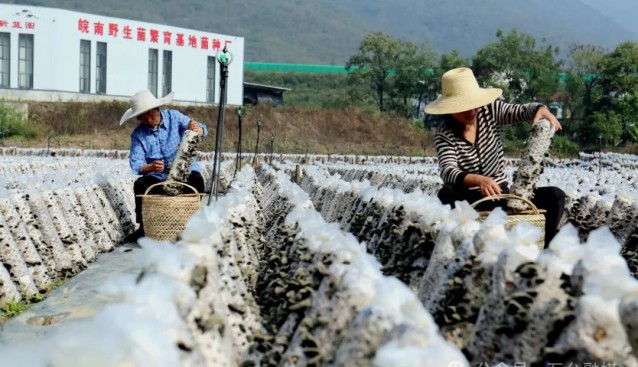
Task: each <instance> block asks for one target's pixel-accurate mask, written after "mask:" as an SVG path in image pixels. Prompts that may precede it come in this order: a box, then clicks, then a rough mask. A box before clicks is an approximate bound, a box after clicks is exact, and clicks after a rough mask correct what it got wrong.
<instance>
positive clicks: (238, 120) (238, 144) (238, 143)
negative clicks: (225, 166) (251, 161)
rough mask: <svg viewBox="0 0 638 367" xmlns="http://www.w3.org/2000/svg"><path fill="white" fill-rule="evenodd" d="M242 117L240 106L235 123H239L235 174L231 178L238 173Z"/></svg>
mask: <svg viewBox="0 0 638 367" xmlns="http://www.w3.org/2000/svg"><path fill="white" fill-rule="evenodd" d="M242 117H243V109H242V108H241V106H239V107H237V122H238V123H239V139H237V163H236V164H235V173H234V174H233V177H235V175H236V174H237V171H239V167H240V166H241V121H242Z"/></svg>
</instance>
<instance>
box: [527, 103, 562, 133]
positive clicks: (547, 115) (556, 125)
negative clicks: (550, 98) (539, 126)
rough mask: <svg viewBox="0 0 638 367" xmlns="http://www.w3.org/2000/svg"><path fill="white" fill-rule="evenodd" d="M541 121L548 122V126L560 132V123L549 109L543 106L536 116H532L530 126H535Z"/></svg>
mask: <svg viewBox="0 0 638 367" xmlns="http://www.w3.org/2000/svg"><path fill="white" fill-rule="evenodd" d="M542 119H545V120H547V121H549V124H550V125H551V126H552V128H553V129H554V130H555V131H559V130H562V129H563V127H562V126H561V125H560V122H559V121H558V119H557V118H556V116H554V114H553V113H552V112H551V111H550V110H549V108H547V107H545V106H543V107H541V108H539V109H538V111H536V115H535V116H534V120H532V126H533V125H536V123H537V122H538V121H540V120H542Z"/></svg>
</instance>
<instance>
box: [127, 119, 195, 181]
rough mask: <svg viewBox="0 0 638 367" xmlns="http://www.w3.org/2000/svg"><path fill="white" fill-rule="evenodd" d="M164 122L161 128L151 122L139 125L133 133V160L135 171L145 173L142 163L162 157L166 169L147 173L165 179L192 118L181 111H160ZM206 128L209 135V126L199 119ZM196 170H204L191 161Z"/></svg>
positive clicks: (192, 168)
mask: <svg viewBox="0 0 638 367" xmlns="http://www.w3.org/2000/svg"><path fill="white" fill-rule="evenodd" d="M160 114H161V115H162V121H161V122H160V124H159V126H158V127H157V129H153V128H151V127H149V126H147V125H144V124H139V125H138V126H137V127H136V128H135V129H133V132H132V133H131V153H130V156H129V163H130V165H131V169H132V170H133V173H134V174H136V175H141V174H142V165H143V164H149V163H152V162H154V161H158V160H160V159H163V160H164V172H151V173H147V175H151V176H155V177H157V178H159V179H161V180H165V179H166V175H167V174H168V171H169V169H170V167H171V164H172V163H173V161H174V160H175V156H177V148H178V147H179V144H180V142H181V141H182V135H183V134H184V131H186V128H187V127H188V123H189V122H190V121H191V118H190V117H188V116H186V115H184V114H183V113H181V112H179V111H177V110H160ZM198 124H199V126H200V127H201V128H202V129H204V135H203V136H206V135H208V129H206V125H204V124H202V123H200V122H198ZM191 170H192V171H198V172H199V171H201V167H200V166H199V164H198V163H197V162H193V163H192V164H191Z"/></svg>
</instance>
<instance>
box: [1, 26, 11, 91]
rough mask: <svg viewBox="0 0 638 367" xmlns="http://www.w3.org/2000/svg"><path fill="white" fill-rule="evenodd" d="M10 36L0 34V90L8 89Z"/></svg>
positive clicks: (8, 34)
mask: <svg viewBox="0 0 638 367" xmlns="http://www.w3.org/2000/svg"><path fill="white" fill-rule="evenodd" d="M10 45H11V34H10V33H4V32H2V33H0V88H9V86H10V84H9V75H11V74H10V70H9V66H10V65H11V64H10V63H9V60H10V57H9V53H10V50H11V47H10Z"/></svg>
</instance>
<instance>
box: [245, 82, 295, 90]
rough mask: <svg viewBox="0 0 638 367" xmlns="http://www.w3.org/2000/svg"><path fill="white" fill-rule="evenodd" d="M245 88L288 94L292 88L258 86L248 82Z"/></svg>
mask: <svg viewBox="0 0 638 367" xmlns="http://www.w3.org/2000/svg"><path fill="white" fill-rule="evenodd" d="M244 87H253V88H259V89H268V90H271V91H273V92H286V91H289V90H290V88H283V87H275V86H274V85H266V84H257V83H248V82H244Z"/></svg>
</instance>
